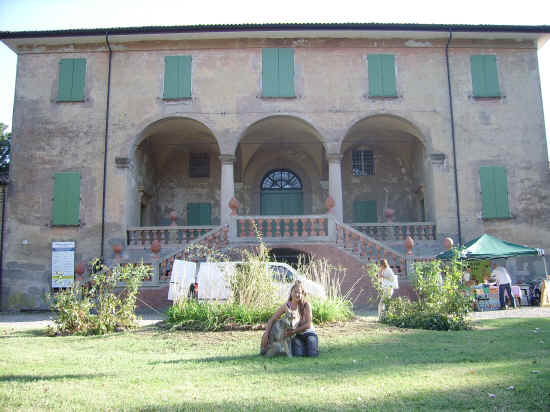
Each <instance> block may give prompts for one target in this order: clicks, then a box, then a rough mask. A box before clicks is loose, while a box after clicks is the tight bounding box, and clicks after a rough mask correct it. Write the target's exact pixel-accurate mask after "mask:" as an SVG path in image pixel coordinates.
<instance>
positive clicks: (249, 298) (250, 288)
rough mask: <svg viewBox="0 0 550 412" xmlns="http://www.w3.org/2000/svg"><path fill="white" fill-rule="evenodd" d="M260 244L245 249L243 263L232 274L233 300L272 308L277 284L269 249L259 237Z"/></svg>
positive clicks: (230, 285) (256, 306)
mask: <svg viewBox="0 0 550 412" xmlns="http://www.w3.org/2000/svg"><path fill="white" fill-rule="evenodd" d="M259 240H260V243H259V245H258V246H257V247H256V248H254V249H252V250H246V249H245V250H243V251H242V258H243V263H242V264H237V265H236V266H235V271H234V272H233V273H232V274H231V275H230V277H229V279H228V282H229V289H230V290H231V298H230V299H231V301H232V303H234V304H236V305H242V306H245V307H255V308H271V307H273V305H274V304H275V303H276V300H277V296H276V293H275V285H274V284H273V279H272V276H271V273H269V271H268V267H267V264H268V263H269V262H270V257H269V249H268V247H267V246H266V245H265V244H264V242H263V241H262V240H261V238H259Z"/></svg>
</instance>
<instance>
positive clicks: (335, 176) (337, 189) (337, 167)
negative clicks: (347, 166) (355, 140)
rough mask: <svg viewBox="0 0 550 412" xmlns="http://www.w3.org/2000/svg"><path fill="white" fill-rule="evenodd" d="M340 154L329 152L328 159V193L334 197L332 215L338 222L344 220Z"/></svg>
mask: <svg viewBox="0 0 550 412" xmlns="http://www.w3.org/2000/svg"><path fill="white" fill-rule="evenodd" d="M342 157H343V156H342V155H341V154H329V155H327V159H328V194H329V196H330V197H332V199H334V208H333V209H332V216H333V217H334V218H335V219H336V221H338V222H343V221H344V207H343V201H342Z"/></svg>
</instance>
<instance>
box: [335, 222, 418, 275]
mask: <svg viewBox="0 0 550 412" xmlns="http://www.w3.org/2000/svg"><path fill="white" fill-rule="evenodd" d="M336 244H337V245H339V246H342V247H344V248H345V249H348V250H351V251H352V252H353V253H354V254H356V255H358V256H359V257H361V258H364V259H368V260H369V261H373V262H375V261H379V260H380V259H386V260H387V261H388V263H389V265H390V266H391V267H392V268H393V270H394V271H395V272H396V273H401V274H405V273H407V266H410V262H409V261H410V260H411V259H410V258H412V255H411V256H410V257H409V256H407V255H403V254H401V253H399V252H398V251H396V250H394V249H392V248H390V247H388V246H386V245H384V244H382V243H381V242H379V241H378V240H376V239H373V238H371V237H369V236H367V235H365V234H364V233H362V232H360V231H358V230H356V229H354V228H353V227H351V226H349V225H347V224H341V223H338V222H336Z"/></svg>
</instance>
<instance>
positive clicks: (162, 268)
mask: <svg viewBox="0 0 550 412" xmlns="http://www.w3.org/2000/svg"><path fill="white" fill-rule="evenodd" d="M201 227H204V226H201ZM214 228H217V229H218V230H213V231H210V232H209V233H207V234H205V235H203V236H201V237H199V238H196V239H194V240H193V241H191V242H190V243H189V244H187V245H186V247H185V248H183V249H180V250H178V251H177V252H174V253H170V254H168V255H165V256H162V257H160V258H158V259H159V262H158V265H157V266H156V268H157V274H158V276H157V278H158V281H159V282H160V283H165V282H168V281H169V280H170V273H171V272H172V265H173V264H174V260H176V259H184V260H185V259H188V258H189V257H190V256H191V255H196V254H197V253H201V251H200V250H197V251H194V250H193V246H195V245H197V249H198V248H199V246H198V245H202V246H204V247H205V248H206V250H203V251H202V252H204V253H205V254H206V253H208V251H210V250H221V249H223V248H225V247H227V246H228V244H229V240H228V234H227V233H228V230H229V228H228V227H227V226H214ZM205 257H206V256H205ZM194 258H196V256H194Z"/></svg>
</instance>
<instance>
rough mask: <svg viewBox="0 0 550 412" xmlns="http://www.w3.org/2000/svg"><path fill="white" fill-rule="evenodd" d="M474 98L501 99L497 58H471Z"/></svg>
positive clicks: (490, 56) (483, 56)
mask: <svg viewBox="0 0 550 412" xmlns="http://www.w3.org/2000/svg"><path fill="white" fill-rule="evenodd" d="M470 66H471V70H472V88H473V91H474V97H499V96H500V89H499V86H498V71H497V58H496V56H494V55H474V56H470Z"/></svg>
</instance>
